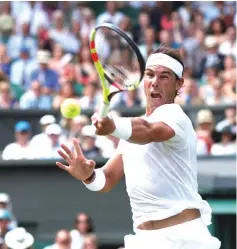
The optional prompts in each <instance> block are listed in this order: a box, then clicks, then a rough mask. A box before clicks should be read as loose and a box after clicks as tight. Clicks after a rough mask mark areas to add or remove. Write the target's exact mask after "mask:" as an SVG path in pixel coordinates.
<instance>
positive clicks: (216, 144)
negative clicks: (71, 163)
mask: <svg viewBox="0 0 237 249" xmlns="http://www.w3.org/2000/svg"><path fill="white" fill-rule="evenodd" d="M111 115H113V116H120V113H119V112H118V111H112V112H111ZM39 126H40V129H41V133H39V134H36V135H33V136H32V127H31V124H30V123H29V122H28V121H25V120H21V121H18V122H17V123H16V124H15V127H14V132H15V142H13V143H10V144H8V145H6V147H5V148H4V149H3V151H2V159H3V160H19V159H60V156H59V154H58V153H57V151H58V150H59V149H60V145H61V144H62V143H65V144H67V145H68V146H69V147H71V148H73V144H72V138H74V137H75V138H77V139H78V141H79V142H80V145H81V149H82V152H83V154H84V155H85V157H87V158H90V159H96V158H97V157H104V158H110V157H112V156H113V154H114V153H115V151H116V149H117V146H118V143H119V139H117V138H115V137H113V136H110V135H109V136H106V137H104V136H96V134H95V127H94V126H93V125H91V121H90V119H89V117H87V116H85V115H79V116H77V117H75V118H73V119H66V118H62V119H61V120H59V121H58V122H57V120H56V118H55V117H54V116H53V115H44V116H43V117H42V118H41V119H40V120H39ZM194 126H195V130H196V133H197V154H198V155H202V156H207V155H213V156H219V155H236V108H235V107H227V108H226V109H225V117H224V119H223V120H221V121H219V122H216V120H215V115H214V114H213V113H212V111H211V110H209V109H208V108H207V109H201V110H199V111H198V113H197V118H196V120H195V124H194Z"/></svg>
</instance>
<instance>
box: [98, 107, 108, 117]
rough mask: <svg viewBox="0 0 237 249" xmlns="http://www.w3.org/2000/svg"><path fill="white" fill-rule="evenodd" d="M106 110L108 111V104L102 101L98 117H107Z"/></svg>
mask: <svg viewBox="0 0 237 249" xmlns="http://www.w3.org/2000/svg"><path fill="white" fill-rule="evenodd" d="M108 112H109V105H108V104H105V103H103V105H102V107H101V108H100V112H99V116H100V118H105V117H107V115H108Z"/></svg>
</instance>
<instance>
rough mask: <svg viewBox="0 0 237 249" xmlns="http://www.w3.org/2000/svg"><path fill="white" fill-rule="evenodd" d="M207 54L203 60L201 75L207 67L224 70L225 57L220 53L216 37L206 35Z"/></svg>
mask: <svg viewBox="0 0 237 249" xmlns="http://www.w3.org/2000/svg"><path fill="white" fill-rule="evenodd" d="M204 43H205V47H206V55H205V57H204V58H203V60H202V61H201V67H200V73H199V75H198V77H201V76H202V75H203V73H204V71H205V69H206V68H209V67H216V68H217V69H218V70H223V68H224V65H223V62H224V57H223V55H221V54H219V53H218V43H217V40H216V39H215V38H214V37H210V36H208V37H206V39H205V42H204Z"/></svg>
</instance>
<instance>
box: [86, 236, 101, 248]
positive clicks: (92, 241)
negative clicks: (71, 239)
mask: <svg viewBox="0 0 237 249" xmlns="http://www.w3.org/2000/svg"><path fill="white" fill-rule="evenodd" d="M83 249H99V247H98V242H97V237H96V235H95V234H88V235H86V236H85V241H84V246H83Z"/></svg>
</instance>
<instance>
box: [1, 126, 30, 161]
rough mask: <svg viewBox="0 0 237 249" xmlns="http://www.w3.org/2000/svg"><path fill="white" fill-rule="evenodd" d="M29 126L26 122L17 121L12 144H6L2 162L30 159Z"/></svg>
mask: <svg viewBox="0 0 237 249" xmlns="http://www.w3.org/2000/svg"><path fill="white" fill-rule="evenodd" d="M30 135H31V125H30V123H29V122H27V121H19V122H17V123H16V125H15V139H16V141H15V142H14V143H10V144H8V145H7V146H6V147H5V148H4V150H3V153H2V159H3V160H20V159H31V158H32V148H31V146H30V143H29V142H30Z"/></svg>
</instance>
